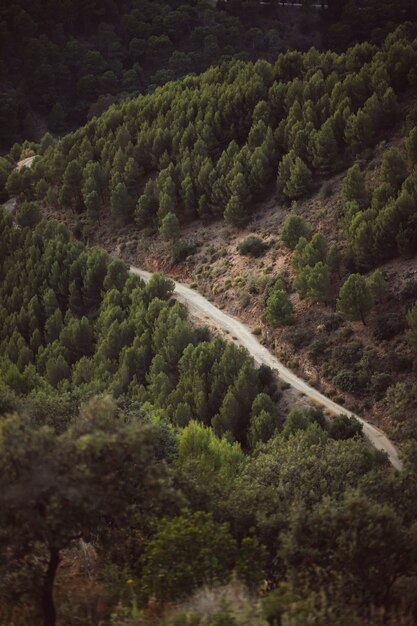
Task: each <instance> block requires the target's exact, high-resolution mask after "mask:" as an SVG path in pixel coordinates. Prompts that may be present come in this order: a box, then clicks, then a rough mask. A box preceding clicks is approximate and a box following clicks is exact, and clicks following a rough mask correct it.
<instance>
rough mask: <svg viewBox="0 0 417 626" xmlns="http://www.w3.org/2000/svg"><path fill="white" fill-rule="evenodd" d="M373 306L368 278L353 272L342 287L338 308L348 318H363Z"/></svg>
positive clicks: (363, 320) (353, 319) (363, 319)
mask: <svg viewBox="0 0 417 626" xmlns="http://www.w3.org/2000/svg"><path fill="white" fill-rule="evenodd" d="M371 308H372V296H371V293H370V291H369V287H368V285H367V284H366V280H365V278H364V277H363V276H361V275H360V274H351V275H350V276H349V277H348V278H347V279H346V281H345V282H344V283H343V285H342V287H341V288H340V292H339V298H338V299H337V310H338V311H339V313H341V315H342V316H343V317H344V318H345V319H346V320H352V321H355V320H362V322H363V324H364V325H365V324H366V322H365V317H366V315H367V314H368V313H369V311H370V310H371Z"/></svg>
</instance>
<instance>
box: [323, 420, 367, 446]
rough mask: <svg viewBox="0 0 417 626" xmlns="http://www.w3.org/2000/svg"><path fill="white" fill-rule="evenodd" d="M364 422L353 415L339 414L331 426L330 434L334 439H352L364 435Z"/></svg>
mask: <svg viewBox="0 0 417 626" xmlns="http://www.w3.org/2000/svg"><path fill="white" fill-rule="evenodd" d="M362 429H363V427H362V424H361V423H360V422H358V420H357V419H356V418H355V417H353V415H352V416H350V417H349V416H348V415H343V414H342V415H338V416H337V417H336V418H335V419H334V420H333V422H332V424H331V425H330V428H329V435H330V437H331V438H332V439H339V440H340V439H341V440H346V439H352V438H353V437H357V436H358V435H362Z"/></svg>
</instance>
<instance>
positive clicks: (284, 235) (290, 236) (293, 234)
mask: <svg viewBox="0 0 417 626" xmlns="http://www.w3.org/2000/svg"><path fill="white" fill-rule="evenodd" d="M310 233H311V228H310V226H309V224H307V222H306V221H305V219H304V218H303V217H301V216H300V215H291V214H290V215H288V216H287V218H286V219H285V222H284V223H283V225H282V228H281V239H282V241H283V242H284V243H285V245H286V246H287V248H289V249H290V250H294V249H295V247H296V245H297V243H298V242H299V240H300V238H301V237H305V238H306V239H309V237H310Z"/></svg>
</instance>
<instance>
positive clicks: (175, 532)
mask: <svg viewBox="0 0 417 626" xmlns="http://www.w3.org/2000/svg"><path fill="white" fill-rule="evenodd" d="M236 556H237V546H236V542H235V540H234V539H233V537H232V536H231V535H230V533H229V530H228V527H227V525H225V524H217V523H216V522H214V520H213V519H212V516H211V515H210V514H208V513H203V512H196V513H184V514H182V515H179V516H178V517H175V518H173V519H172V520H162V521H161V522H160V523H159V526H158V529H157V531H156V533H155V535H154V536H153V537H152V538H151V539H150V541H149V542H148V544H147V546H146V549H145V552H144V555H143V575H142V579H141V582H142V585H143V590H144V593H145V594H146V595H147V596H155V597H156V598H159V599H164V600H173V599H175V598H180V597H183V596H186V595H189V594H190V593H191V592H192V591H193V590H194V589H196V588H198V587H200V586H201V585H203V584H204V583H214V582H220V583H222V582H226V581H227V580H228V579H229V578H230V575H231V570H232V567H233V564H234V562H235V560H236Z"/></svg>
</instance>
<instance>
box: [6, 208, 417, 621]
mask: <svg viewBox="0 0 417 626" xmlns="http://www.w3.org/2000/svg"><path fill="white" fill-rule="evenodd" d="M0 233H1V235H0V236H1V246H0V250H1V265H0V267H1V303H2V304H1V313H0V314H1V322H2V323H1V353H2V361H1V371H2V376H1V379H2V383H1V390H0V408H1V412H2V414H3V415H4V417H3V418H2V419H1V426H0V428H1V438H0V442H1V444H0V445H1V455H0V459H1V460H0V466H1V472H0V476H1V489H0V494H1V495H0V500H1V507H0V511H1V513H0V523H1V535H0V538H1V541H0V546H1V551H2V565H1V569H2V577H1V580H2V583H1V586H0V597H1V609H0V611H1V612H0V619H1V623H4V624H6V623H8V624H10V623H19V624H23V623H29V621H30V622H31V623H39V620H40V619H41V618H40V614H41V610H43V614H44V623H45V624H53V623H55V609H54V604H53V601H52V597H53V595H52V594H53V590H54V581H55V578H56V574H57V570H58V571H63V572H64V574H63V576H64V578H63V579H62V578H60V574H58V576H57V590H56V594H55V595H56V600H57V606H58V613H59V620H60V621H58V623H62V624H64V623H65V624H66V625H67V624H76V623H83V624H84V623H86V624H87V623H98V622H99V621H103V620H104V623H110V622H109V620H110V619H111V620H112V621H111V623H112V624H115V623H117V624H120V625H122V624H123V625H126V626H127V625H130V624H132V625H133V624H155V623H159V619H160V618H159V617H158V611H156V612H155V609H156V607H157V606H164V605H166V604H167V603H172V602H174V601H175V602H177V603H178V602H180V601H181V599H182V598H183V597H186V596H188V595H189V594H191V593H192V592H193V591H195V590H197V589H198V588H199V587H200V586H201V585H203V584H217V585H223V587H221V588H223V589H228V587H227V585H228V583H230V584H232V585H242V587H241V589H242V590H243V591H241V592H240V593H242V594H243V595H244V597H245V598H246V600H245V601H246V603H247V606H246V609H245V611H248V612H249V613H248V614H247V616H246V617H244V616H243V617H242V619H245V620H247V619H249V620H250V619H254V620H255V619H256V620H257V621H256V623H259V624H260V625H263V624H265V625H266V624H273V623H277V620H280V619H281V618H282V619H291V620H292V622H291V623H294V624H300V625H301V624H304V623H305V622H304V621H303V620H304V619H305V616H309V619H314V620H316V623H320V624H323V625H324V624H328V623H330V622H331V623H333V624H347V623H349V624H353V623H358V624H359V623H361V621H360V620H361V619H362V618H365V616H367V615H368V616H370V615H372V614H374V615H378V614H380V615H383V614H386V611H387V610H388V609H389V610H390V614H391V615H392V616H394V615H395V612H396V611H397V610H400V607H402V608H401V610H402V611H403V613H404V615H409V619H410V622H409V623H410V624H411V623H412V621H411V620H412V619H413V617H412V616H413V614H414V611H415V610H416V609H417V607H415V595H414V594H413V592H412V589H413V585H415V584H416V579H417V571H416V570H415V563H416V552H417V542H416V535H415V516H416V513H417V511H416V510H415V502H416V498H415V496H416V492H415V488H416V471H417V470H416V468H415V455H414V454H415V453H414V451H413V448H410V450H409V453H408V456H407V455H406V465H405V469H404V470H403V471H402V472H401V473H399V474H397V473H395V472H393V470H390V469H389V467H388V464H387V461H386V458H385V457H384V455H383V454H381V453H378V452H376V451H374V450H372V449H371V448H370V447H369V445H368V444H366V443H365V441H364V440H363V439H362V437H361V434H360V431H361V429H360V427H359V426H358V425H356V424H355V423H354V422H352V420H351V419H349V418H346V417H342V416H341V417H340V418H338V419H337V420H335V421H334V422H333V424H332V425H331V426H329V425H328V424H326V422H325V421H324V420H323V416H322V415H321V413H320V411H317V410H302V409H293V410H292V411H290V412H289V414H287V415H286V416H285V415H283V414H282V412H280V410H279V409H278V405H277V402H278V400H279V397H280V392H279V388H278V387H277V384H276V383H275V382H274V379H273V377H272V374H271V372H270V371H269V370H268V369H266V368H260V369H258V370H256V369H255V368H254V365H253V362H252V361H251V359H249V357H248V356H247V355H246V354H245V353H244V352H243V351H242V350H241V349H239V348H237V347H235V346H233V345H232V344H226V343H224V342H222V341H221V340H219V339H210V337H209V336H208V334H207V330H205V329H200V330H194V329H193V328H192V327H191V326H190V324H189V322H188V321H187V316H186V313H185V309H184V308H183V307H182V306H181V305H179V304H178V303H175V302H174V301H173V300H172V299H171V295H172V282H171V281H169V280H167V279H164V278H162V277H161V276H158V275H155V276H154V277H153V278H152V280H151V281H150V282H148V283H147V284H145V283H144V282H143V281H142V280H141V279H140V278H138V277H137V276H135V275H132V274H129V272H128V268H127V266H126V265H125V264H124V263H122V262H121V261H119V260H117V259H112V258H111V257H109V256H107V255H106V254H105V253H104V252H102V251H100V250H96V249H90V250H88V249H86V248H85V247H84V246H83V245H82V244H80V243H79V242H76V241H72V240H71V238H70V235H69V233H68V231H67V230H66V229H65V227H63V226H62V225H60V224H58V223H56V222H41V223H40V224H39V225H38V226H37V227H36V228H33V227H31V226H30V227H29V226H26V227H22V228H16V227H15V226H14V225H13V222H12V219H11V217H10V216H9V215H8V214H7V213H6V212H5V211H2V213H1V230H0ZM111 396H112V397H113V399H112V397H111ZM284 417H286V419H285V421H284V419H283V418H284ZM80 540H82V541H83V542H84V543H83V544H82V546H84V548H82V546H81V547H80V550H82V549H84V550H86V549H88V545H89V544H88V543H87V544H86V543H85V542H90V541H93V544H94V554H95V557H94V565H93V566H92V567H93V571H94V573H93V576H94V578H95V579H96V580H97V581H98V580H100V581H101V582H100V585H99V587H98V588H95V589H90V590H89V593H90V595H89V597H88V598H87V599H86V598H84V600H82V591H81V589H78V591H77V589H74V588H72V590H71V593H70V595H69V596H68V594H67V593H66V589H67V587H66V585H68V584H72V585H73V584H74V580H72V582H70V581H69V580H68V578H65V576H68V563H69V560H70V559H71V558H74V551H75V553H76V551H77V545H78V544H77V541H78V542H79V541H80ZM86 546H87V547H86ZM71 550H72V552H71ZM71 555H72V556H71ZM75 558H76V559H77V557H75ZM78 558H80V557H78ZM60 563H61V567H60V569H58V566H59V564H60ZM90 567H91V564H90ZM65 572H66V574H65ZM91 575H92V573H91V571H90V576H91ZM72 577H74V574H72ZM78 577H79V579H81V580H82V579H83V574H82V572H78ZM70 578H71V576H70ZM75 578H76V580H77V576H75ZM232 580H234V581H235V582H230V581H232ZM264 580H268V581H269V582H268V588H269V593H268V594H265V593H264V600H263V601H262V603H261V604H259V605H258V604H256V603H255V604H253V601H252V600H249V598H250V597H251V596H250V595H247V596H246V595H245V594H247V593H255V591H256V590H257V589H259V587H260V585H261V583H262V581H264ZM330 581H331V584H329V583H330ZM80 584H82V583H80ZM244 589H248V590H252V591H250V592H249V591H244ZM234 596H236V594H234ZM39 598H41V601H39ZM100 599H101V602H100ZM213 602H214V601H213ZM155 603H156V604H155ZM251 603H252V604H251ZM147 606H148V607H149V606H154V610H153V611H152V612H151V613H149V610H148V609H146V607H147ZM404 607H405V608H404ZM178 610H179V609H178ZM143 611H144V612H143ZM213 611H214V613H213V615H212V617H211V618H210V619H209V621H207V620H205V621H203V622H200V621H199V620H202V619H203V617H202V616H201V615H200V616H199V611H196V614H195V615H194V616H193V615H192V613H193V611H192V610H188V611H186V614H184V613H182V614H181V615H177V614H176V615H174V616H173V617H172V620H173V621H172V620H171V621H170V619H168V621H167V622H164V623H167V624H168V623H169V624H188V623H190V624H191V623H193V624H199V623H204V624H213V625H219V624H227V625H229V624H230V625H232V624H239V623H242V624H243V623H249V622H248V621H245V622H239V621H236V619H237V618H236V617H235V616H234V609H233V606H229V608H228V607H227V606H226V605H224V603H223V604H221V603H220V604H219V605H218V606H217V607H216V606H215V603H214V608H213ZM381 611H382V612H381ZM111 614H113V617H112V618H110V615H111ZM250 616H252V617H250ZM204 619H205V618H204ZM393 619H394V618H393ZM91 620H93V621H91ZM319 620H321V621H319ZM352 620H353V621H352ZM250 623H255V622H250ZM278 623H279V622H278ZM393 623H394V622H393ZM407 623H408V622H407Z"/></svg>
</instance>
